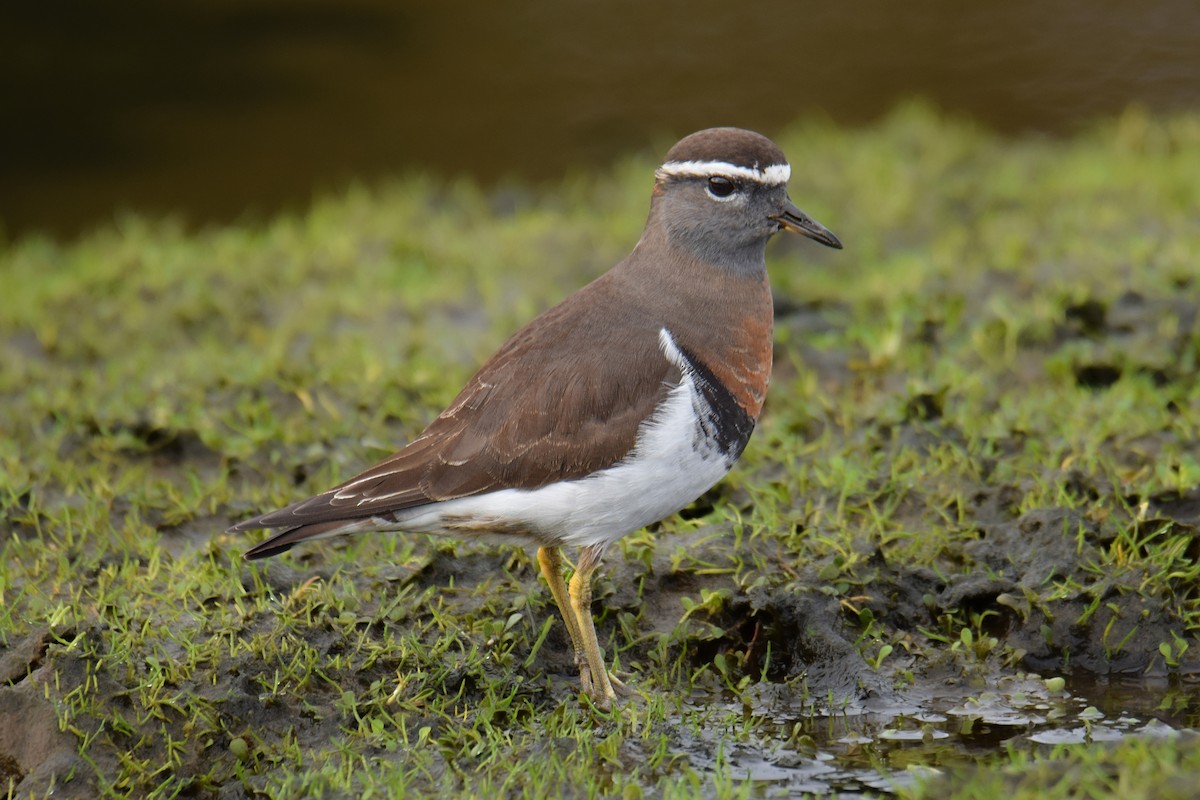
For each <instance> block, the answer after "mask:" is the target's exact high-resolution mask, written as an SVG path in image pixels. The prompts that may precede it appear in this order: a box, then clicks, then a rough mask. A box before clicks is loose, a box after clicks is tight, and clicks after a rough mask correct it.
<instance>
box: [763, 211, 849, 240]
mask: <svg viewBox="0 0 1200 800" xmlns="http://www.w3.org/2000/svg"><path fill="white" fill-rule="evenodd" d="M771 219H773V220H775V221H776V222H778V223H779V227H780V228H781V229H783V230H785V231H791V232H792V233H798V234H800V235H801V236H807V237H808V238H810V239H816V240H817V241H818V242H820V243H821V244H823V245H825V246H826V247H833V248H836V249H838V250H841V249H842V242H841V240H840V239H838V238H837V237H836V236H834V235H833V231H831V230H829V228H826V227H825V226H824V225H822V224H821V223H819V222H817V221H816V220H815V219H813V218H812V217H810V216H809V215H808V214H805V213H804V212H803V211H801V210H800V209H798V208H796V207H795V206H794V205H792V203H791V201H788V202H787V203H786V204H785V205H784V207H783V211H782V212H780V213H778V214H775V215H773V216H772V217H771Z"/></svg>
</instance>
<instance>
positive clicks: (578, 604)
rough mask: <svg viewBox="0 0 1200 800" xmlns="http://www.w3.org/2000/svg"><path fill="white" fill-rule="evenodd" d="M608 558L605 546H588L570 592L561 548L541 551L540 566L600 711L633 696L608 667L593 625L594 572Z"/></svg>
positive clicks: (585, 687) (584, 681) (585, 689)
mask: <svg viewBox="0 0 1200 800" xmlns="http://www.w3.org/2000/svg"><path fill="white" fill-rule="evenodd" d="M603 555H604V548H603V547H585V548H583V550H582V551H581V552H580V555H579V567H578V568H577V569H576V570H575V574H574V575H573V576H572V577H571V586H570V589H568V588H567V584H566V582H565V581H564V580H563V576H562V565H563V558H562V553H560V552H559V549H558V548H557V547H542V548H539V549H538V553H537V556H538V565H539V566H540V567H541V568H542V574H543V575H545V576H546V583H548V584H549V585H550V594H551V595H552V596H553V597H554V602H555V603H557V604H558V610H559V612H560V613H561V614H562V618H563V624H565V625H566V626H567V635H568V636H570V637H571V647H572V648H573V649H574V651H575V666H576V667H578V668H579V684H580V686H581V687H582V688H583V693H584V694H586V695H587V696H588V697H590V698H591V700H592V702H593V703H594V704H595V705H596V707H597V708H601V709H605V710H607V709H608V708H609V707H610V706H611V705H612V701H613V698H614V697H615V696H616V695H618V694H620V695H627V694H629V689H628V688H626V686H625V684H624V683H622V682H621V681H619V680H617V678H616V677H615V676H613V675H612V674H610V673H609V671H608V669H607V668H605V666H604V654H603V653H602V652H601V651H600V642H599V640H598V639H597V638H596V626H595V624H594V623H593V622H592V573H593V572H595V571H596V567H597V566H598V565H599V563H600V558H601V557H602V556H603Z"/></svg>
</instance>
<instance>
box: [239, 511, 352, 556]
mask: <svg viewBox="0 0 1200 800" xmlns="http://www.w3.org/2000/svg"><path fill="white" fill-rule="evenodd" d="M249 521H250V522H253V520H249ZM370 522H371V521H370V519H339V520H333V521H331V522H314V523H313V524H312V525H300V526H298V527H295V528H288V529H287V530H283V531H280V532H279V533H277V534H275V535H274V536H272V537H271V538H270V539H267V540H266V541H265V542H260V543H259V544H256V545H255V546H254V547H251V548H250V549H249V550H247V551H246V552H245V553H244V554H243V555H242V558H244V559H246V560H247V561H254V560H256V559H259V558H267V557H269V556H277V555H279V554H280V553H283V552H286V551H288V550H291V549H292V548H293V547H295V546H296V545H297V544H299V543H300V542H304V541H307V540H309V539H323V538H326V537H328V536H337V535H339V534H343V533H354V532H356V531H361V530H368V529H370V528H371V525H370ZM245 524H246V523H241V525H235V526H233V527H232V528H230V529H229V530H230V531H237V530H241V529H242V527H241V526H242V525H245ZM254 527H255V526H253V525H251V526H250V528H249V529H250V530H253V529H254Z"/></svg>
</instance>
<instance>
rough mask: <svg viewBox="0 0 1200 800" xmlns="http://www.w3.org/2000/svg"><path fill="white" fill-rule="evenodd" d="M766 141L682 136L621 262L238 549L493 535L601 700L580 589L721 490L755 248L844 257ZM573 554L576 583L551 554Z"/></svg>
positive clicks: (611, 693)
mask: <svg viewBox="0 0 1200 800" xmlns="http://www.w3.org/2000/svg"><path fill="white" fill-rule="evenodd" d="M790 171H791V170H790V168H789V166H788V163H787V160H786V158H785V157H784V154H783V152H782V151H781V150H780V149H779V148H778V147H777V146H776V145H775V144H774V143H773V142H771V141H770V140H769V139H767V138H766V137H764V136H761V135H759V134H757V133H753V132H751V131H746V130H741V129H738V128H711V129H709V130H703V131H700V132H698V133H693V134H692V135H691V136H688V137H686V138H684V139H683V140H681V141H680V142H679V143H678V144H676V145H675V146H674V147H673V148H671V150H670V152H668V153H667V156H666V159H665V161H664V162H663V164H662V166H661V167H659V169H658V171H657V172H656V173H655V182H654V190H653V193H652V195H651V200H650V215H649V219H648V220H647V221H646V229H645V231H644V232H643V233H642V237H641V239H640V240H639V241H638V243H637V245H636V246H635V247H634V248H633V252H631V253H630V254H629V255H628V256H627V257H626V258H625V259H624V260H623V261H621V262H620V263H619V264H617V265H616V266H615V267H613V268H612V269H611V270H609V271H608V272H607V273H605V274H604V275H602V276H600V277H599V278H597V279H596V280H595V281H593V282H592V283H590V284H588V285H587V286H585V287H584V288H582V289H580V290H579V291H578V292H576V293H575V294H573V295H571V296H570V297H568V298H567V299H566V300H564V301H563V302H562V303H560V304H559V305H557V306H555V307H554V308H551V309H550V310H549V311H546V312H545V313H544V314H542V315H541V316H539V317H537V318H536V319H534V320H533V321H532V322H530V323H529V324H528V325H526V326H525V327H524V328H522V329H521V330H520V331H518V332H517V333H516V334H514V335H513V337H512V338H511V339H509V340H508V341H507V342H505V344H504V345H503V346H502V347H501V348H500V350H499V351H497V352H496V354H495V355H493V356H492V357H491V358H490V359H488V361H487V363H485V364H484V365H483V367H482V368H481V369H480V370H479V372H478V373H476V375H475V376H474V377H473V378H471V380H470V381H468V382H467V385H466V386H465V387H464V388H463V390H462V392H460V393H459V395H458V397H457V398H455V400H454V402H453V403H451V404H450V407H449V408H447V409H446V410H445V411H444V412H442V414H441V416H439V417H438V418H437V419H435V420H434V421H433V422H432V423H431V424H430V425H429V427H428V428H426V429H425V431H424V432H423V433H422V434H421V435H420V436H418V437H417V438H416V439H414V440H413V441H412V442H411V443H410V444H409V445H408V446H407V447H405V448H404V449H403V450H401V451H400V452H398V453H396V454H395V455H393V456H391V457H390V458H387V459H385V460H384V461H381V462H380V463H378V464H376V465H375V466H373V467H371V468H370V469H368V470H366V471H365V472H363V473H361V474H359V475H356V476H354V477H353V478H351V479H350V480H348V481H346V482H345V483H342V484H340V485H339V486H335V487H334V488H332V489H330V490H329V491H327V492H323V493H322V494H319V495H316V496H315V497H310V498H308V499H306V500H301V501H300V502H298V503H294V504H292V505H290V506H288V507H287V508H284V509H281V510H279V511H272V512H270V513H268V514H263V515H262V516H259V517H255V518H254V519H249V520H246V521H245V522H242V523H239V524H238V525H235V526H234V527H233V528H231V530H234V531H246V530H253V529H256V528H276V529H282V530H280V531H279V532H278V533H276V534H275V535H274V536H273V537H271V538H270V539H267V540H266V541H264V542H263V543H261V544H259V545H257V546H255V547H254V548H252V549H251V550H250V551H249V552H247V553H246V557H247V558H251V559H253V558H262V557H264V556H271V555H275V554H277V553H281V552H283V551H285V550H287V549H289V548H291V547H292V546H294V545H296V544H298V543H299V542H302V541H305V540H307V539H314V538H317V537H323V536H333V535H336V534H343V533H357V532H360V531H395V530H401V531H412V532H426V533H439V534H449V535H458V536H475V535H479V534H492V535H495V536H498V537H501V538H504V539H507V540H509V541H512V542H515V543H523V544H532V545H534V546H536V547H537V548H538V551H537V555H538V562H539V564H540V565H541V568H542V572H543V573H544V574H545V577H546V581H547V582H548V583H549V585H550V591H551V593H552V594H553V595H554V600H555V602H557V604H558V607H559V610H560V611H561V612H562V616H563V621H564V623H565V624H566V628H567V633H568V635H569V636H570V638H571V642H572V644H573V646H574V649H575V661H576V663H577V664H578V666H579V671H580V681H581V683H582V687H583V691H584V692H585V693H586V694H587V695H588V697H590V698H591V700H592V701H593V703H595V705H596V706H598V707H601V708H608V707H609V706H610V705H611V702H612V700H613V698H614V697H615V693H616V692H615V690H623V689H624V687H623V686H622V685H621V683H620V682H619V681H617V680H616V679H615V678H613V677H612V676H611V675H610V674H609V672H608V669H607V668H606V666H605V663H604V658H603V655H602V653H601V650H600V646H599V643H598V642H597V639H596V631H595V627H594V625H593V622H592V614H591V579H592V573H593V571H594V570H595V569H596V567H597V565H598V564H599V562H600V559H601V558H602V557H603V555H604V552H605V550H606V549H607V548H608V546H609V545H610V544H612V543H613V542H614V541H616V540H617V539H619V538H620V537H622V536H624V535H625V534H627V533H630V532H632V531H635V530H637V529H638V528H641V527H643V526H645V525H648V524H650V523H652V522H655V521H657V520H660V519H662V518H663V517H666V516H668V515H670V514H673V513H675V512H676V511H678V510H680V509H681V508H683V507H684V506H686V505H687V504H688V503H691V502H692V501H693V500H695V499H696V498H697V497H699V496H700V495H701V494H702V493H703V492H704V491H706V490H707V489H708V488H709V487H710V486H712V485H713V484H714V483H716V482H717V481H719V480H720V479H721V478H722V477H723V476H724V475H725V474H726V473H727V472H728V471H729V470H730V468H731V467H732V466H733V464H734V462H735V461H737V459H738V456H740V455H741V453H742V450H743V448H745V446H746V442H747V441H748V440H749V438H750V433H751V431H753V429H754V425H755V422H756V421H757V419H758V415H759V413H760V412H761V411H762V407H763V399H764V397H765V396H766V391H767V383H768V382H769V380H770V377H771V328H772V307H771V288H770V285H769V284H768V282H767V270H766V261H765V255H764V254H765V248H766V244H767V241H768V240H769V239H770V238H771V236H772V235H773V234H775V233H777V232H778V231H782V230H787V231H794V232H796V233H800V234H802V235H804V236H807V237H809V238H811V239H815V240H816V241H818V242H820V243H822V244H825V245H828V246H830V247H836V248H840V247H841V243H840V242H839V241H838V239H837V237H835V236H834V235H833V234H832V233H831V232H830V231H829V230H827V229H826V228H825V227H824V226H822V225H820V224H819V223H817V222H815V221H814V220H812V219H811V218H809V217H808V216H807V215H806V214H805V213H804V212H802V211H801V210H800V209H798V208H796V207H795V206H794V205H792V202H791V200H790V199H789V198H788V194H787V181H788V178H789V176H790ZM563 546H573V547H578V548H579V557H578V563H577V564H576V567H575V572H574V575H573V576H572V578H571V581H570V585H569V587H568V585H567V583H566V582H565V581H564V579H563V560H562V556H561V554H560V548H561V547H563Z"/></svg>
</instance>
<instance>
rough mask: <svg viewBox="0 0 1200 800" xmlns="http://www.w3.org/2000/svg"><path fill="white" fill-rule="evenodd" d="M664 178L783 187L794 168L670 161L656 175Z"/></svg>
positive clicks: (775, 165) (781, 165) (725, 162)
mask: <svg viewBox="0 0 1200 800" xmlns="http://www.w3.org/2000/svg"><path fill="white" fill-rule="evenodd" d="M655 175H656V177H657V178H659V179H660V180H661V179H663V178H729V179H730V180H743V181H754V182H755V183H761V184H763V185H764V186H782V185H783V184H785V183H787V182H788V179H789V178H791V177H792V168H791V167H790V166H789V165H787V164H771V165H769V166H766V167H761V168H759V167H742V166H739V165H737V164H730V163H729V162H728V161H668V162H667V163H665V164H663V165H662V166H661V167H659V168H658V172H657V173H655Z"/></svg>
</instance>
